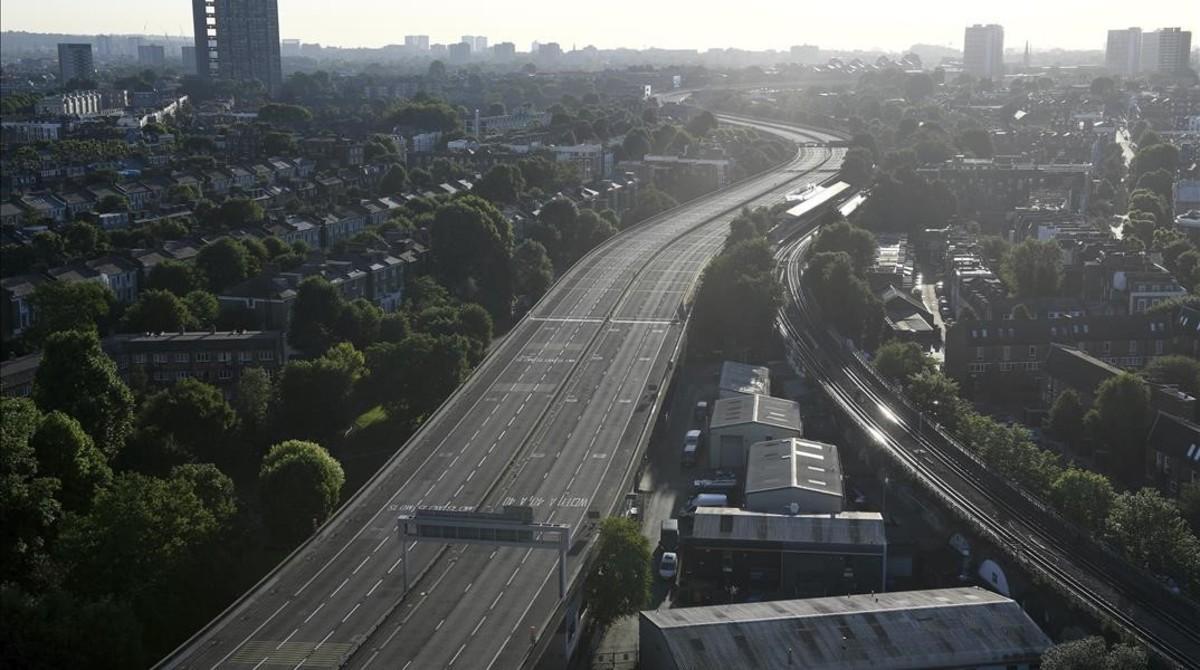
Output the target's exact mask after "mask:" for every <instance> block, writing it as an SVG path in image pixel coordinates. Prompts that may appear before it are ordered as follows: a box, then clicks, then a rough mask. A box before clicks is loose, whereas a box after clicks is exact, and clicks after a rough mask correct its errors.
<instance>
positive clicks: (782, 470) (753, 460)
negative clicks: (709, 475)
mask: <svg viewBox="0 0 1200 670" xmlns="http://www.w3.org/2000/svg"><path fill="white" fill-rule="evenodd" d="M842 495H843V494H842V468H841V463H840V462H839V460H838V450H837V447H835V446H833V445H832V444H826V443H824V442H814V441H812V440H803V439H800V438H795V437H789V438H785V439H782V440H771V441H770V442H756V443H754V444H752V445H750V457H749V460H747V462H746V497H745V501H746V509H748V510H754V511H756V512H775V513H777V514H779V513H791V514H837V513H838V512H841V511H842Z"/></svg>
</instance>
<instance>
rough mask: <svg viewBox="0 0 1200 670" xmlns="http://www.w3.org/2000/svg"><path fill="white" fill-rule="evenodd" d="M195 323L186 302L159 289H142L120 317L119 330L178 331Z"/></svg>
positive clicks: (143, 331) (131, 331) (146, 331)
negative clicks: (135, 300)
mask: <svg viewBox="0 0 1200 670" xmlns="http://www.w3.org/2000/svg"><path fill="white" fill-rule="evenodd" d="M195 325H196V324H195V320H194V319H193V318H192V313H191V312H190V311H189V310H188V306H187V303H185V302H184V301H183V300H180V299H179V298H178V297H176V296H175V294H174V293H171V292H170V291H163V290H159V289H150V290H148V291H142V292H141V294H139V295H138V299H137V302H135V303H133V304H132V305H130V306H129V309H127V310H125V316H123V317H122V318H121V331H122V332H126V333H178V332H182V331H185V330H188V329H190V328H193V327H195Z"/></svg>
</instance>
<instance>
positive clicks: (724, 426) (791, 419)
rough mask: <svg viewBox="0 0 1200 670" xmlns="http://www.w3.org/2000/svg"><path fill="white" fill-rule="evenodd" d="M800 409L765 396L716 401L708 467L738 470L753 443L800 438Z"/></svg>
mask: <svg viewBox="0 0 1200 670" xmlns="http://www.w3.org/2000/svg"><path fill="white" fill-rule="evenodd" d="M800 436H801V424H800V405H798V404H796V403H795V402H792V401H791V400H784V399H782V398H772V397H770V396H766V395H760V394H752V395H739V396H737V397H735V398H720V399H718V400H717V402H716V403H715V404H714V405H713V412H712V419H711V420H710V422H709V425H708V464H709V466H710V467H714V468H734V469H742V468H745V467H746V456H747V454H748V452H749V450H750V445H752V444H754V443H755V442H766V441H768V440H777V439H783V438H786V437H800Z"/></svg>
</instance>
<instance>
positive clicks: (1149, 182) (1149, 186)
mask: <svg viewBox="0 0 1200 670" xmlns="http://www.w3.org/2000/svg"><path fill="white" fill-rule="evenodd" d="M1174 186H1175V177H1174V176H1173V175H1172V173H1170V172H1167V171H1166V170H1164V169H1162V168H1159V169H1157V170H1151V171H1150V172H1145V173H1143V174H1142V176H1140V177H1138V180H1137V186H1135V189H1136V190H1143V189H1145V190H1147V191H1150V192H1151V193H1153V194H1155V195H1157V196H1158V197H1160V198H1162V199H1163V201H1164V202H1170V201H1171V199H1172V198H1173V197H1174Z"/></svg>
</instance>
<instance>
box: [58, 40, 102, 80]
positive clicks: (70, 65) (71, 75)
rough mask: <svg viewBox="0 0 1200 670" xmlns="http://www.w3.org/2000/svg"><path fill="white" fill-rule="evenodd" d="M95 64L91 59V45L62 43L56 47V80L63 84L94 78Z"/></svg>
mask: <svg viewBox="0 0 1200 670" xmlns="http://www.w3.org/2000/svg"><path fill="white" fill-rule="evenodd" d="M95 74H96V62H95V60H94V59H93V58H92V45H91V44H81V43H62V44H59V45H58V80H59V81H60V82H62V83H63V84H66V83H67V82H69V81H71V80H72V79H84V80H91V79H94V78H95Z"/></svg>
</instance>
